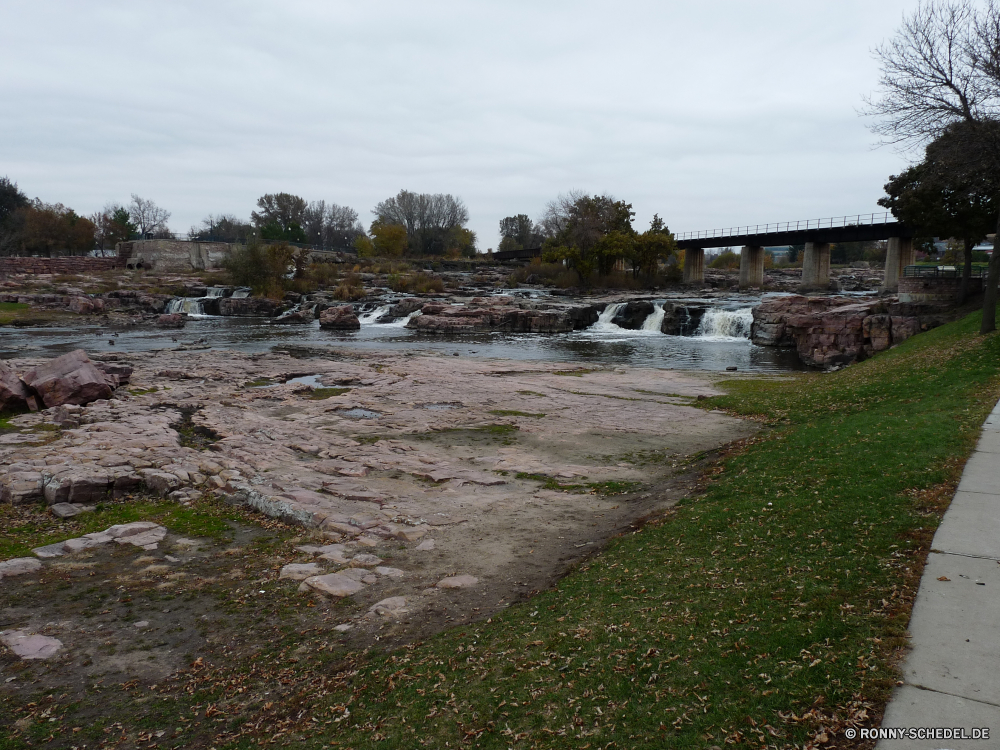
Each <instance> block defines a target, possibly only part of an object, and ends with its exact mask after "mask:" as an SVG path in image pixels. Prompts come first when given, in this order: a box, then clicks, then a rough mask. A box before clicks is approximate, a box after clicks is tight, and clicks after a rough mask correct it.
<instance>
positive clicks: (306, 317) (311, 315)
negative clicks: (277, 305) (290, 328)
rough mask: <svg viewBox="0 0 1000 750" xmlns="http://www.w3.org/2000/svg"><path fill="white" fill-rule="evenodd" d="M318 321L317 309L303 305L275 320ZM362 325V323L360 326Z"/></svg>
mask: <svg viewBox="0 0 1000 750" xmlns="http://www.w3.org/2000/svg"><path fill="white" fill-rule="evenodd" d="M314 320H316V308H315V307H314V306H312V305H302V306H300V307H296V308H294V309H292V310H288V311H286V312H283V313H281V315H279V316H278V317H276V318H275V319H274V322H275V323H312V322H313V321H314ZM358 325H359V326H360V325H361V324H360V323H359V324H358Z"/></svg>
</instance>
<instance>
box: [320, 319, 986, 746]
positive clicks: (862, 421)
mask: <svg viewBox="0 0 1000 750" xmlns="http://www.w3.org/2000/svg"><path fill="white" fill-rule="evenodd" d="M978 326H979V321H978V315H973V316H970V317H968V318H965V319H964V320H962V321H959V322H958V323H954V324H951V325H948V326H944V327H942V328H939V329H936V330H934V331H931V332H929V333H926V334H923V335H921V336H918V337H916V338H913V339H910V340H909V341H907V342H905V343H904V344H903V345H901V346H900V347H898V348H896V349H894V350H892V351H890V352H888V353H886V354H884V355H881V356H879V357H877V358H875V359H872V360H869V361H868V362H865V363H862V364H859V365H855V366H852V367H850V368H847V369H845V370H842V371H840V372H837V373H833V374H827V375H820V374H809V375H803V376H799V377H795V378H789V379H782V380H767V381H754V380H741V381H732V382H730V383H729V384H728V385H727V389H728V390H729V395H726V396H723V397H718V398H715V399H711V400H710V401H709V402H708V404H707V406H708V407H710V408H724V409H728V410H731V411H733V412H734V413H739V414H743V415H747V416H751V417H756V418H761V419H765V420H767V421H768V422H770V423H771V424H772V425H773V430H772V431H770V432H768V433H766V434H764V435H763V436H762V437H760V438H758V439H756V440H754V441H751V442H750V443H749V444H747V445H745V446H742V447H740V448H739V449H736V450H734V451H733V452H732V453H731V454H730V455H729V456H728V457H727V458H726V459H725V460H724V461H723V462H722V463H721V465H720V466H719V467H718V468H717V470H716V472H717V473H716V475H715V477H714V478H713V480H712V482H711V484H710V487H709V489H708V491H707V492H706V494H705V495H704V496H702V497H698V498H692V499H690V500H687V501H685V502H684V503H682V504H681V505H680V506H679V507H678V508H677V509H676V511H675V512H673V513H671V514H670V515H669V516H668V517H667V518H664V519H663V520H662V521H659V522H655V523H651V524H648V525H646V526H645V527H644V528H643V529H641V530H640V531H638V532H635V533H633V534H630V535H628V536H625V537H622V538H620V539H618V540H616V541H615V542H614V543H613V544H611V545H610V546H609V547H608V548H607V549H606V550H605V551H604V552H602V553H601V554H600V555H599V556H597V557H596V558H594V559H593V560H591V561H590V562H588V563H587V564H585V565H583V566H582V567H581V568H580V569H579V570H577V571H575V572H574V573H573V574H571V575H570V576H568V577H567V578H565V579H564V580H563V581H562V582H561V583H560V584H559V585H558V586H557V587H556V588H555V589H554V590H552V591H549V592H545V593H543V594H541V595H539V596H538V597H536V598H535V599H534V600H532V601H531V602H529V603H527V604H523V605H519V606H515V607H512V608H510V609H509V610H507V611H505V612H504V613H503V614H502V615H500V616H499V617H494V618H493V620H492V621H491V622H486V623H479V624H478V625H475V626H469V627H464V628H462V629H460V630H454V631H451V632H449V633H446V634H444V635H442V636H440V637H438V638H435V639H433V640H432V641H430V642H427V643H424V644H421V645H418V646H414V647H412V648H409V649H407V650H405V651H402V652H398V653H395V654H392V655H389V656H386V657H374V658H369V659H365V660H362V661H361V662H360V663H359V666H358V668H357V671H356V672H355V673H352V674H350V675H348V676H344V677H343V678H342V679H341V681H340V682H341V687H340V689H339V690H334V691H333V693H332V694H331V695H330V696H329V697H327V698H325V699H315V698H314V699H313V700H311V701H310V703H311V711H310V713H311V714H312V715H314V716H317V717H321V718H322V719H323V720H327V719H330V718H333V719H338V718H341V717H343V716H344V710H345V708H344V707H347V708H348V709H349V711H350V716H349V718H345V719H344V720H343V721H341V722H339V723H338V724H337V725H336V728H335V729H324V730H322V731H319V732H317V733H316V736H315V738H314V739H313V740H307V739H306V737H305V736H302V740H303V745H304V746H313V745H315V746H317V747H318V746H320V745H321V744H322V741H321V740H320V739H319V738H320V737H323V738H324V740H323V741H327V740H331V739H333V740H335V741H337V742H339V743H340V746H342V747H353V748H377V747H418V746H422V745H425V746H430V747H444V746H445V745H446V743H449V744H450V746H452V747H458V746H468V747H497V748H500V747H515V748H529V747H552V748H582V747H587V746H590V747H594V748H596V747H602V748H603V747H608V746H609V743H614V744H612V745H611V746H612V747H619V748H632V747H676V748H707V747H711V746H712V745H718V746H724V745H725V744H726V742H727V741H729V742H730V743H735V744H736V745H737V746H740V747H792V746H795V745H799V746H801V745H802V744H804V743H806V742H808V741H809V740H810V739H815V738H817V737H819V739H820V740H822V739H823V735H824V734H825V735H826V739H828V740H830V741H832V744H828V745H825V746H842V747H856V746H857V745H856V743H848V742H846V741H845V740H844V739H843V736H842V734H838V731H839V730H840V729H841V728H842V727H843V725H844V723H845V722H847V721H856V722H859V723H860V724H861V725H871V724H872V723H874V722H876V721H877V719H878V717H879V716H880V714H881V710H882V708H883V707H884V703H885V701H886V699H887V697H888V696H889V693H890V691H891V689H892V686H893V685H894V683H895V679H896V672H895V662H896V660H897V659H898V657H899V656H900V655H901V653H902V652H901V649H902V648H903V647H904V644H905V639H904V636H905V628H906V623H907V620H908V617H909V609H910V604H911V597H912V595H913V592H914V589H915V586H916V584H917V583H918V581H919V573H920V570H921V568H922V565H923V560H924V556H925V555H926V552H927V549H928V546H929V542H930V539H931V536H932V535H933V531H934V529H935V528H936V526H937V524H938V521H939V517H940V514H941V512H942V511H943V508H944V505H945V504H946V502H947V501H948V500H949V499H950V496H951V494H950V493H951V490H952V488H953V485H954V482H955V481H957V478H958V476H959V475H960V472H961V467H962V465H963V463H964V461H965V459H966V458H967V456H968V454H969V453H970V452H971V450H972V448H973V446H974V444H975V440H976V437H977V435H978V431H979V427H980V425H981V423H982V421H983V419H984V418H985V416H986V414H987V413H988V412H989V410H990V409H991V408H992V405H993V403H994V402H995V401H996V399H997V398H998V396H1000V379H998V372H1000V366H998V365H1000V357H998V354H1000V351H998V349H1000V343H998V342H1000V339H998V338H997V337H996V336H989V337H985V338H984V337H980V336H979V335H978V334H977V333H976V331H977V330H978ZM307 734H312V732H308V733H307Z"/></svg>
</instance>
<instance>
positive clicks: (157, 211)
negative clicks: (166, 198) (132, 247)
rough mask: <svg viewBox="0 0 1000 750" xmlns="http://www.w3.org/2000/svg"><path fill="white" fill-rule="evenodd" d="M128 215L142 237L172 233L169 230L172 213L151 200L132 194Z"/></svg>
mask: <svg viewBox="0 0 1000 750" xmlns="http://www.w3.org/2000/svg"><path fill="white" fill-rule="evenodd" d="M128 214H129V218H130V219H131V220H132V223H133V224H134V225H135V228H136V231H137V232H138V233H139V236H141V237H147V236H151V235H157V234H161V235H162V234H169V232H170V230H169V229H168V228H167V221H168V220H169V219H170V212H169V211H167V210H166V209H164V208H160V207H159V206H157V205H156V203H154V202H153V201H151V200H146V199H145V198H140V197H139V196H138V195H136V194H135V193H132V202H131V203H129V205H128Z"/></svg>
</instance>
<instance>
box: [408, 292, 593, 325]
mask: <svg viewBox="0 0 1000 750" xmlns="http://www.w3.org/2000/svg"><path fill="white" fill-rule="evenodd" d="M512 302H513V301H512V300H511V299H510V298H509V297H496V298H493V299H491V300H484V299H482V298H479V297H477V298H475V299H473V300H472V301H471V302H470V303H469V304H468V305H467V306H463V305H443V304H440V303H429V304H426V305H424V306H423V308H422V309H421V314H420V315H418V316H417V317H415V318H410V322H409V323H407V324H406V327H407V328H413V329H416V330H419V331H426V332H429V333H471V332H476V331H509V332H511V333H561V332H566V331H572V330H573V321H572V319H571V318H570V317H569V316H568V315H567V314H566V313H565V312H548V311H541V310H532V309H522V308H520V307H516V306H515V305H514V304H512Z"/></svg>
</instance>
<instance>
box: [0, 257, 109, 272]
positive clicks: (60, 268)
mask: <svg viewBox="0 0 1000 750" xmlns="http://www.w3.org/2000/svg"><path fill="white" fill-rule="evenodd" d="M123 266H124V263H123V262H122V260H121V258H89V257H65V258H0V273H50V274H63V273H93V272H95V271H111V270H113V269H116V268H122V267H123Z"/></svg>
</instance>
